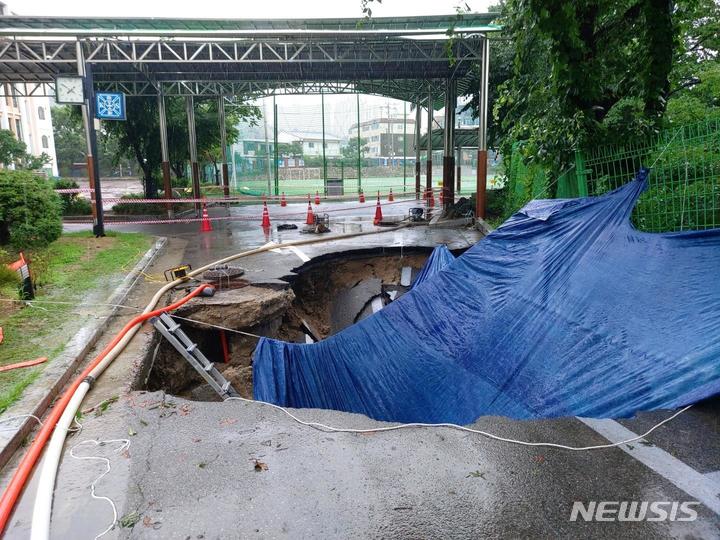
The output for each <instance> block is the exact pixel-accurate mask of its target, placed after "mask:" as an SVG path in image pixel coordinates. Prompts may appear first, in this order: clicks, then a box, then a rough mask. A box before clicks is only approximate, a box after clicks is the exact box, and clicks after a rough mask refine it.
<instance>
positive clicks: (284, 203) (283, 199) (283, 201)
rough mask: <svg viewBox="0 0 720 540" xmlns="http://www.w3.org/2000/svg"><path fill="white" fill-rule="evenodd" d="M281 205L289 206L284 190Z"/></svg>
mask: <svg viewBox="0 0 720 540" xmlns="http://www.w3.org/2000/svg"><path fill="white" fill-rule="evenodd" d="M280 206H287V201H286V200H285V192H284V191H283V192H282V196H281V197H280Z"/></svg>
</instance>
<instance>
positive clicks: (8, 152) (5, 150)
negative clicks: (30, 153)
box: [0, 129, 27, 166]
mask: <svg viewBox="0 0 720 540" xmlns="http://www.w3.org/2000/svg"><path fill="white" fill-rule="evenodd" d="M26 150H27V147H26V146H25V143H24V142H22V141H21V140H18V139H16V138H15V134H14V133H13V132H12V131H10V130H9V129H0V163H2V164H3V165H5V166H7V165H14V164H15V163H17V162H18V161H20V160H21V159H23V157H25V151H26Z"/></svg>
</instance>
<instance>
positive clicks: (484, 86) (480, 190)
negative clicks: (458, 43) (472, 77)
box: [475, 36, 490, 219]
mask: <svg viewBox="0 0 720 540" xmlns="http://www.w3.org/2000/svg"><path fill="white" fill-rule="evenodd" d="M489 67H490V41H489V40H488V38H487V36H485V39H484V40H483V46H482V64H481V65H480V88H479V95H478V153H477V186H476V189H477V195H476V197H475V215H476V216H477V217H479V218H481V219H485V190H486V188H487V107H488V73H489Z"/></svg>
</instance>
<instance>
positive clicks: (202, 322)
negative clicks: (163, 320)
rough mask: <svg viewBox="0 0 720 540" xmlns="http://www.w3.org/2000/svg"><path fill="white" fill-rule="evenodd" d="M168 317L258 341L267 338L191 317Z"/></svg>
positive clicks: (173, 315) (172, 315) (171, 315)
mask: <svg viewBox="0 0 720 540" xmlns="http://www.w3.org/2000/svg"><path fill="white" fill-rule="evenodd" d="M168 315H170V317H172V318H173V319H180V320H182V321H188V322H193V323H197V324H201V325H203V326H210V327H211V328H217V329H218V330H226V331H228V332H233V333H235V334H241V335H243V336H250V337H254V338H257V339H260V338H262V337H265V336H259V335H257V334H253V333H251V332H243V331H242V330H234V329H232V328H227V327H225V326H220V325H218V324H212V323H209V322H205V321H198V320H197V319H190V318H189V317H180V316H179V315H175V314H173V313H168Z"/></svg>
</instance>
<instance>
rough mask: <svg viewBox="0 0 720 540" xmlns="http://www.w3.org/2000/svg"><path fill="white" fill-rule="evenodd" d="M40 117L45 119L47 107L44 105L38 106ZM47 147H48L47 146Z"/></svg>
mask: <svg viewBox="0 0 720 540" xmlns="http://www.w3.org/2000/svg"><path fill="white" fill-rule="evenodd" d="M38 118H39V119H40V120H45V109H43V108H42V107H38ZM45 148H47V146H46V147H45Z"/></svg>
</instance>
